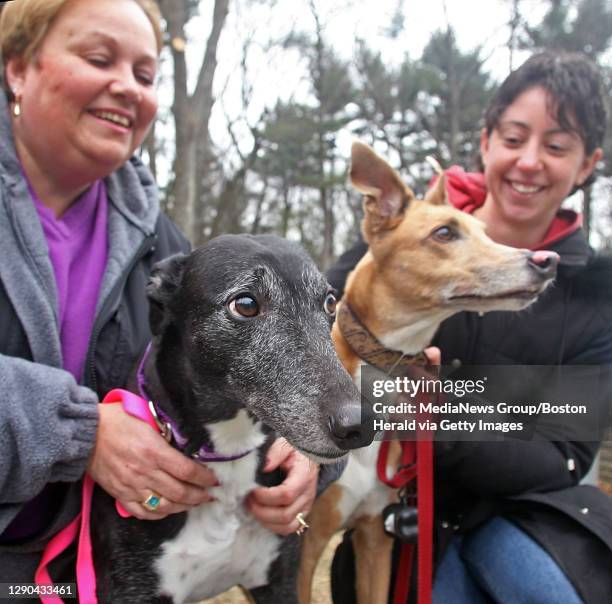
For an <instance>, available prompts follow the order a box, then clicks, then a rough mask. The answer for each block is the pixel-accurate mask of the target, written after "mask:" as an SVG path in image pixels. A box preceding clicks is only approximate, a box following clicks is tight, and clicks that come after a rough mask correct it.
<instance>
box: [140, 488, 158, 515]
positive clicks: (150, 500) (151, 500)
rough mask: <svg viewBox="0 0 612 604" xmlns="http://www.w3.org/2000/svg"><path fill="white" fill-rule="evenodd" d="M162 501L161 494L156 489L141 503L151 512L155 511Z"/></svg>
mask: <svg viewBox="0 0 612 604" xmlns="http://www.w3.org/2000/svg"><path fill="white" fill-rule="evenodd" d="M160 502H161V495H160V494H159V493H156V492H155V491H151V494H150V495H149V496H148V497H147V498H146V499H145V500H144V501H143V502H142V503H141V505H142V507H143V508H144V509H145V510H148V511H149V512H155V511H156V510H157V508H158V507H159V504H160Z"/></svg>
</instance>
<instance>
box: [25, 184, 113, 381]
mask: <svg viewBox="0 0 612 604" xmlns="http://www.w3.org/2000/svg"><path fill="white" fill-rule="evenodd" d="M30 192H31V194H32V199H33V200H34V204H35V205H36V210H37V211H38V216H39V217H40V222H41V224H42V227H43V231H44V233H45V237H46V238H47V244H48V246H49V256H50V258H51V264H52V265H53V270H54V272H55V282H56V285H57V296H58V310H59V324H60V340H61V344H62V358H63V365H64V369H66V371H70V373H72V375H73V376H74V378H75V380H76V381H77V382H80V381H81V379H82V377H83V366H84V365H85V357H86V356H87V349H88V346H89V339H90V337H91V330H92V327H93V321H94V315H95V312H96V305H97V303H98V294H99V293H100V284H101V282H102V277H103V275H104V269H105V268H106V259H107V255H108V240H107V231H106V222H107V215H108V199H107V196H106V186H105V185H104V182H103V181H101V180H99V181H96V182H95V183H94V184H93V185H92V186H91V187H90V188H89V189H88V190H87V191H85V193H83V194H82V195H81V197H79V198H78V199H77V200H76V201H75V202H74V203H73V204H72V205H71V206H70V207H69V208H68V210H66V212H65V213H64V214H63V215H62V216H61V217H60V218H56V217H55V213H54V212H53V211H52V210H51V209H49V208H47V207H45V206H44V205H43V204H42V202H41V201H40V200H39V199H38V197H37V196H36V194H35V193H34V192H33V191H32V190H31V189H30Z"/></svg>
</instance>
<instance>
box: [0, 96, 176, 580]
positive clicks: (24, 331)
mask: <svg viewBox="0 0 612 604" xmlns="http://www.w3.org/2000/svg"><path fill="white" fill-rule="evenodd" d="M8 111H9V110H8V106H7V101H6V98H5V96H4V94H2V93H0V392H1V393H2V396H1V400H0V534H1V533H2V532H3V531H4V529H5V528H6V527H7V526H8V524H9V523H10V522H11V521H12V520H13V518H14V517H15V516H16V515H17V513H18V512H19V510H20V509H21V507H22V506H23V504H24V503H25V502H27V501H29V500H31V499H32V498H34V497H35V496H36V495H37V494H38V493H40V491H41V490H42V489H43V488H44V487H45V485H47V484H48V483H58V482H64V483H75V482H76V481H79V479H80V478H81V477H82V475H83V473H84V471H85V466H86V464H87V460H88V458H89V456H90V454H91V451H92V448H93V445H94V441H95V435H96V429H97V423H98V411H97V403H98V400H99V396H98V395H99V394H103V393H104V388H106V387H117V386H122V385H124V382H122V381H116V380H122V379H124V378H125V377H126V376H127V373H128V372H129V368H130V366H131V364H132V363H133V362H134V361H135V359H136V357H137V355H138V353H139V352H140V351H141V350H142V347H143V345H144V343H145V342H146V341H147V340H148V338H149V336H150V334H149V332H148V322H147V315H148V308H147V303H146V298H145V294H144V286H143V285H144V283H143V282H142V281H143V279H142V278H141V279H139V280H138V282H137V283H134V282H133V281H134V279H132V278H131V277H132V273H134V272H135V271H136V269H137V267H138V266H139V264H142V263H143V262H142V259H143V258H145V259H146V260H147V262H146V266H145V267H144V269H143V268H141V269H140V272H142V273H146V272H147V269H148V268H150V265H151V264H152V263H153V262H154V261H156V260H158V259H160V257H163V256H164V255H168V254H170V253H175V252H179V251H186V250H187V248H188V245H187V243H186V241H185V240H184V238H182V236H181V235H180V234H179V233H178V230H177V229H176V227H174V226H173V225H171V223H170V222H169V221H168V220H167V219H166V218H165V217H162V218H160V213H159V203H158V198H157V188H156V185H155V183H154V181H153V179H152V177H151V175H150V173H149V172H148V170H147V169H146V168H145V167H144V166H143V165H142V164H141V163H140V161H139V160H137V159H135V158H133V159H132V160H130V162H128V163H127V164H126V165H125V166H124V167H122V168H121V169H120V170H118V171H117V172H115V173H113V174H112V175H110V176H109V177H108V178H107V179H106V184H107V190H108V198H109V216H108V238H109V240H108V241H109V247H108V262H107V267H106V272H105V275H104V278H103V281H102V285H101V293H100V297H99V300H98V305H97V310H96V319H95V323H94V329H93V336H92V340H91V342H90V350H89V355H88V361H87V363H86V370H85V375H84V376H83V380H81V383H82V384H85V385H79V384H77V383H76V382H75V380H74V378H73V377H72V375H70V374H69V373H68V372H67V371H64V370H63V369H62V354H61V346H60V336H59V329H58V308H57V291H56V286H55V278H54V273H53V268H52V265H51V261H50V259H49V254H48V248H47V243H46V240H45V236H44V234H43V231H42V227H41V225H40V221H39V218H38V215H37V213H36V209H35V207H34V204H33V203H32V200H31V198H30V195H29V192H28V189H27V184H26V182H25V180H24V178H23V175H22V172H21V168H20V164H19V162H18V159H17V156H16V153H15V147H14V142H13V137H12V129H11V124H10V119H9V114H8ZM160 231H162V233H161V235H160ZM156 246H157V247H161V248H162V249H160V250H156ZM143 278H146V277H143ZM141 286H142V290H141V291H140V292H139V288H140V287H141ZM128 289H129V290H131V294H130V296H131V297H130V298H129V299H128V300H127V301H126V290H128ZM125 306H128V307H129V308H128V310H129V312H123V311H124V310H125V309H124V307H125ZM118 309H123V311H122V312H119V310H118ZM122 313H123V314H122ZM129 316H131V317H132V319H130V320H128V319H126V317H129ZM111 324H112V329H111V328H110V327H108V326H109V325H111ZM126 325H127V329H126ZM107 332H108V333H107ZM123 332H127V333H123ZM130 332H133V333H130ZM105 334H106V335H105ZM132 335H133V336H134V337H133V338H132V337H131V336H132ZM131 339H135V340H136V342H133V343H132V342H130V340H131ZM101 342H102V343H101ZM115 346H117V347H118V346H121V347H122V349H121V351H118V350H114V349H111V347H115ZM126 351H127V353H126ZM119 352H122V353H123V354H119ZM117 359H122V362H121V363H120V366H119V361H118V360H117ZM113 363H114V365H113ZM101 367H102V369H101ZM107 382H108V383H107ZM113 382H115V383H113ZM96 389H97V390H98V393H97V392H96V391H95V390H96ZM78 485H79V483H77V484H73V485H72V487H71V488H67V489H66V494H65V497H64V501H63V503H62V505H61V506H60V511H59V512H58V513H57V515H56V517H55V520H54V522H53V525H52V526H50V527H49V530H48V531H46V532H45V535H42V536H41V538H40V539H37V540H36V541H35V542H31V543H23V544H19V545H15V546H11V547H9V546H7V544H2V543H0V581H8V580H11V581H15V580H28V579H27V576H28V575H29V573H30V569H31V564H32V560H34V557H33V558H32V560H31V561H30V562H29V563H27V564H22V563H21V562H20V561H19V560H18V558H19V556H18V555H17V559H16V558H15V555H16V554H17V552H19V551H22V552H26V551H30V552H35V551H40V550H41V548H42V545H43V544H44V542H45V541H46V540H47V535H48V534H52V533H53V532H55V531H56V530H57V529H58V528H60V527H61V526H64V525H65V524H67V522H68V521H69V520H70V519H71V518H72V517H73V516H74V515H75V513H76V511H77V509H78V504H79V500H78V490H79V487H78ZM37 557H38V556H35V558H37ZM22 562H24V563H25V560H24V561H22ZM21 571H24V572H21ZM11 573H13V574H11ZM16 575H19V576H16ZM30 580H31V579H30Z"/></svg>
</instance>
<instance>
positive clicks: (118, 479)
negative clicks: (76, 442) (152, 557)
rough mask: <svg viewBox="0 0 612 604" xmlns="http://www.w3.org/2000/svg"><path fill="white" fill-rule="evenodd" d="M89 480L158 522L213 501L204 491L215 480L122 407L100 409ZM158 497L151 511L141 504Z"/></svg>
mask: <svg viewBox="0 0 612 604" xmlns="http://www.w3.org/2000/svg"><path fill="white" fill-rule="evenodd" d="M88 472H89V473H90V474H91V476H92V478H93V479H94V480H95V481H96V482H97V483H98V484H100V486H102V488H104V489H105V490H106V491H107V492H108V493H110V494H111V495H112V496H113V497H115V498H116V499H118V500H119V502H120V503H121V504H122V505H123V507H124V508H125V509H126V511H128V512H130V513H132V514H133V515H134V516H136V517H137V518H143V519H158V518H162V517H163V516H166V515H168V514H173V513H177V512H182V511H185V510H187V509H189V508H190V507H192V506H194V505H199V504H201V503H204V502H206V501H210V500H211V499H212V497H211V495H210V493H208V492H207V490H206V487H210V486H213V485H214V484H216V478H215V475H214V473H213V472H211V471H210V470H209V469H208V468H206V467H205V466H203V465H201V464H199V463H197V462H195V461H193V460H192V459H189V458H188V457H186V456H184V455H183V454H182V453H180V452H179V451H176V450H175V449H173V448H172V447H171V446H170V445H168V443H167V442H166V441H165V440H164V439H163V438H162V437H161V436H160V435H159V434H158V433H156V432H155V431H154V430H153V429H152V428H151V427H150V426H149V425H147V424H145V423H144V422H142V421H140V420H138V419H136V418H134V417H132V416H130V415H128V414H127V413H125V412H124V411H123V408H122V407H121V405H112V404H110V405H109V404H107V405H101V407H100V422H99V427H98V433H97V438H96V444H95V447H94V451H93V453H92V455H91V458H90V462H89V465H88ZM152 492H154V493H155V494H156V495H159V496H160V501H159V505H158V506H157V508H156V509H155V510H154V511H151V510H146V509H145V508H144V507H143V506H142V503H143V502H144V501H145V500H146V499H147V497H148V496H149V495H150V494H151V493H152Z"/></svg>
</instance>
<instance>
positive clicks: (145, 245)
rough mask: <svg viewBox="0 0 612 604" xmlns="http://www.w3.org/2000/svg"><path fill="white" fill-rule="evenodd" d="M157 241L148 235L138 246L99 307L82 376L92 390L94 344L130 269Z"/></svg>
mask: <svg viewBox="0 0 612 604" xmlns="http://www.w3.org/2000/svg"><path fill="white" fill-rule="evenodd" d="M156 241H157V235H156V234H153V235H148V236H147V237H146V238H145V239H144V240H143V242H142V243H141V244H140V247H139V248H138V250H137V251H136V253H135V254H134V256H133V257H132V260H131V261H130V263H129V264H128V266H127V267H126V269H125V270H124V271H123V274H122V275H121V277H120V279H119V281H117V283H116V284H115V286H114V287H113V289H112V290H111V292H110V294H109V295H108V297H107V299H106V302H104V305H103V306H102V308H101V309H100V313H99V314H98V318H97V319H96V321H95V323H94V326H93V329H92V331H91V339H90V341H89V349H88V350H87V357H86V361H85V368H86V373H85V375H84V378H83V385H84V386H87V387H88V388H91V389H92V390H93V391H94V392H96V391H97V384H96V372H95V359H96V344H97V343H98V336H99V335H100V332H101V331H102V328H103V327H104V326H105V325H106V323H107V321H108V320H109V318H110V317H111V316H112V311H113V310H114V308H115V303H116V302H117V300H119V299H120V296H121V292H122V291H123V286H124V285H125V283H126V281H127V280H128V277H129V276H130V274H131V272H132V269H133V268H134V267H135V266H136V264H138V262H140V260H142V259H143V258H144V257H145V256H146V255H147V253H149V252H150V251H155V242H156Z"/></svg>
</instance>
